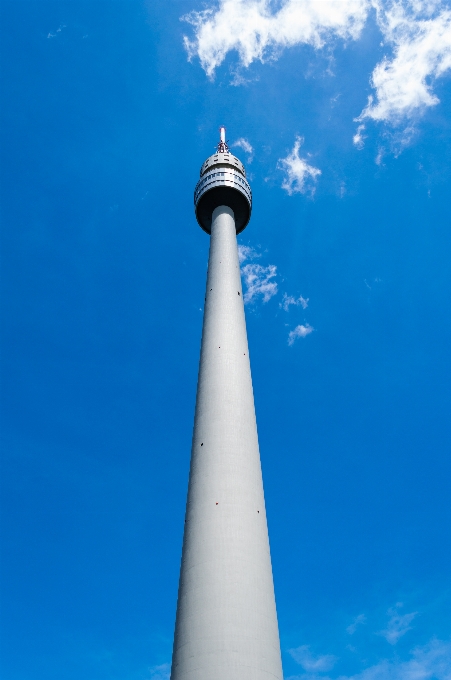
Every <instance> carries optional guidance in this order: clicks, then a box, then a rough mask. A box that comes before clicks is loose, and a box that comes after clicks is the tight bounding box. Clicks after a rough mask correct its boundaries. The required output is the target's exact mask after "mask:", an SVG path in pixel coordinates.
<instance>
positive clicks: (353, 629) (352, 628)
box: [346, 614, 366, 635]
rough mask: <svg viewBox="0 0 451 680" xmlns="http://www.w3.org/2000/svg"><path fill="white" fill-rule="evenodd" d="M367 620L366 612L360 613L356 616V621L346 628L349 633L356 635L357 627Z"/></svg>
mask: <svg viewBox="0 0 451 680" xmlns="http://www.w3.org/2000/svg"><path fill="white" fill-rule="evenodd" d="M365 622H366V616H365V614H359V615H358V616H356V617H355V619H354V621H353V622H352V623H351V624H350V625H349V626H348V627H347V628H346V632H347V633H349V635H354V633H355V632H356V630H357V627H358V626H360V625H361V624H362V623H365Z"/></svg>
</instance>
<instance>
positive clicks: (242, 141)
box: [231, 137, 254, 163]
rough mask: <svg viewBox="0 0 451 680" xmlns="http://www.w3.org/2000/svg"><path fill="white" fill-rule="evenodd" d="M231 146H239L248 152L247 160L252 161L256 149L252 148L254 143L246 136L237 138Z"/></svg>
mask: <svg viewBox="0 0 451 680" xmlns="http://www.w3.org/2000/svg"><path fill="white" fill-rule="evenodd" d="M231 146H232V147H233V146H237V147H239V148H240V149H243V151H244V153H247V154H248V158H247V162H248V163H252V159H253V157H254V156H253V154H254V149H253V148H252V145H251V144H250V143H249V142H248V140H247V139H245V138H244V137H240V138H239V139H237V140H236V142H233V144H231Z"/></svg>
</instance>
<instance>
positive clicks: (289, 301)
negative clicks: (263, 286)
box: [280, 293, 309, 312]
mask: <svg viewBox="0 0 451 680" xmlns="http://www.w3.org/2000/svg"><path fill="white" fill-rule="evenodd" d="M308 302H309V298H304V297H302V295H300V296H299V297H298V298H294V297H293V296H292V295H287V294H286V293H284V294H283V299H282V302H281V303H280V307H282V309H284V310H285V311H286V312H288V309H289V308H290V307H291V305H295V306H298V305H301V307H302V309H307V307H308Z"/></svg>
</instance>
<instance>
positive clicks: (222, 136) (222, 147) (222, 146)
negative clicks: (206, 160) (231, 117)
mask: <svg viewBox="0 0 451 680" xmlns="http://www.w3.org/2000/svg"><path fill="white" fill-rule="evenodd" d="M228 150H229V147H228V146H227V142H226V129H225V127H224V125H221V126H220V128H219V144H218V153H225V152H226V151H228Z"/></svg>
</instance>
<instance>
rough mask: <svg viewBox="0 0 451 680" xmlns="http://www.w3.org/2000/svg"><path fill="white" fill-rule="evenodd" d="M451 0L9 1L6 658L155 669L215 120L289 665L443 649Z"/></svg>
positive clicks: (379, 661)
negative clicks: (234, 213) (234, 197)
mask: <svg viewBox="0 0 451 680" xmlns="http://www.w3.org/2000/svg"><path fill="white" fill-rule="evenodd" d="M450 12H451V10H450V7H449V5H447V4H446V3H445V2H440V1H435V0H434V1H432V2H430V3H427V2H426V1H425V0H418V1H415V2H414V1H413V0H411V1H408V0H405V1H404V2H401V1H400V2H399V3H397V2H392V3H391V2H390V1H389V0H387V2H383V1H382V0H381V2H379V1H378V0H377V1H376V0H375V1H374V2H365V1H364V0H343V2H341V3H336V2H333V1H332V0H330V1H328V2H326V1H325V2H322V3H319V2H317V1H315V0H311V1H307V0H298V1H296V2H295V1H294V0H288V1H287V2H273V3H269V2H265V0H261V1H260V2H256V1H255V0H242V1H241V2H239V1H238V0H227V2H222V3H220V4H211V3H210V0H207V2H206V3H201V2H198V1H197V0H178V1H173V2H163V0H152V2H145V1H143V0H127V1H125V0H124V1H122V2H119V1H117V2H116V1H115V2H98V1H94V2H93V1H92V0H90V1H89V2H82V1H78V0H77V1H73V2H47V1H46V0H42V1H41V2H39V3H38V2H28V1H26V0H21V1H20V2H17V0H15V1H14V2H12V1H11V0H4V2H3V3H2V22H1V23H2V28H1V31H2V36H1V52H2V54H1V61H2V73H1V92H2V107H1V116H2V125H1V143H2V158H3V162H2V168H1V192H2V198H1V200H2V297H1V302H2V320H3V326H2V334H3V340H2V344H3V351H2V373H3V388H2V389H3V397H2V418H3V421H2V438H3V444H2V450H3V464H2V466H3V473H2V546H3V547H2V555H3V556H2V561H3V567H2V589H3V594H2V600H3V607H2V609H3V613H2V661H1V664H2V677H3V678H5V680H41V679H42V680H79V678H81V677H82V678H85V679H86V680H165V679H166V678H167V677H168V668H169V666H168V664H169V663H170V658H171V645H172V634H173V626H174V617H175V606H176V596H177V583H178V572H179V564H180V554H181V541H182V530H183V517H184V505H185V498H186V490H187V477H188V466H189V454H190V440H191V433H192V423H193V413H194V400H195V390H196V378H197V365H198V358H199V347H200V334H201V322H202V304H203V299H204V287H205V274H206V264H207V256H208V246H209V243H208V237H207V236H206V235H205V234H204V233H203V232H202V231H201V229H200V228H199V227H198V226H197V224H196V221H195V218H194V213H193V203H192V201H193V190H194V186H195V184H196V181H197V178H198V173H199V169H200V165H201V163H202V162H203V161H204V159H205V158H206V157H207V156H208V155H210V154H211V152H212V150H213V148H214V144H215V143H216V141H217V136H218V132H217V129H218V126H219V125H220V124H225V125H226V126H227V135H228V139H229V142H230V143H231V144H232V145H234V146H233V150H234V152H235V153H236V154H237V155H238V156H239V157H240V158H241V159H242V160H243V161H244V162H245V163H246V166H247V170H248V175H249V178H250V182H251V186H252V190H253V197H254V207H253V215H252V220H251V222H250V224H249V226H248V228H247V229H246V230H245V231H244V232H243V234H242V235H241V236H240V237H239V241H240V245H241V254H242V258H243V264H242V266H243V278H244V287H245V290H246V291H247V292H246V314H247V323H248V334H249V343H250V351H251V363H252V371H253V380H254V390H255V399H256V409H257V419H258V426H259V436H260V446H261V455H262V464H263V473H264V482H265V493H266V500H267V507H268V518H269V529H270V540H271V546H272V558H273V568H274V578H275V588H276V598H277V606H278V616H279V624H280V633H281V645H282V654H283V663H284V673H285V677H286V678H296V679H298V680H301V679H302V680H320V679H322V680H339V679H341V680H350V679H351V678H352V679H353V680H382V679H388V680H413V679H414V678H415V680H418V679H421V680H422V679H423V678H425V679H426V678H428V679H429V678H432V679H435V680H446V679H449V678H450V677H451V639H450V635H451V616H450V611H451V588H450V571H451V547H450V529H449V527H450V526H451V511H450V507H451V505H450V482H449V480H450V472H451V470H450V450H451V427H450V418H449V411H450V385H451V370H450V369H451V361H450V353H449V347H450V344H451V322H450V314H449V308H450V288H451V285H450V284H451V281H450V266H449V261H450V250H451V249H450V245H451V233H450V224H451V220H450V216H449V213H450V210H449V191H450V189H449V186H450V179H451V170H450V161H451V123H450V120H451V115H450V114H451V87H450V85H451V81H450V73H451V70H450V66H451V30H450V27H451V18H450V17H451V14H450ZM181 19H182V20H181ZM369 97H370V98H371V97H372V99H369Z"/></svg>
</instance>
